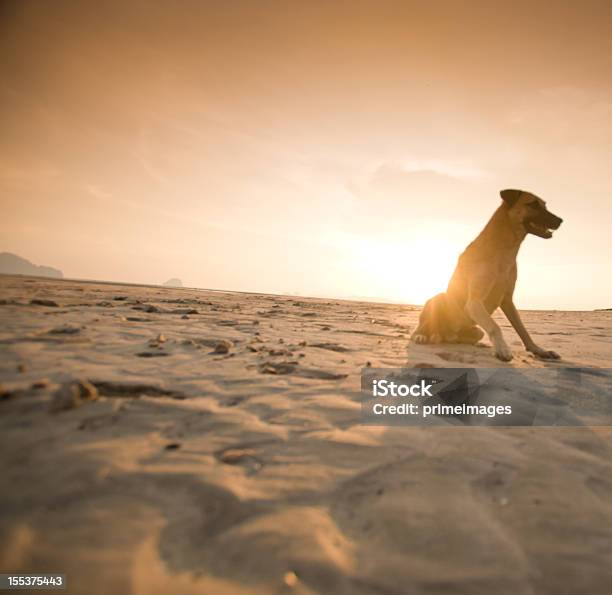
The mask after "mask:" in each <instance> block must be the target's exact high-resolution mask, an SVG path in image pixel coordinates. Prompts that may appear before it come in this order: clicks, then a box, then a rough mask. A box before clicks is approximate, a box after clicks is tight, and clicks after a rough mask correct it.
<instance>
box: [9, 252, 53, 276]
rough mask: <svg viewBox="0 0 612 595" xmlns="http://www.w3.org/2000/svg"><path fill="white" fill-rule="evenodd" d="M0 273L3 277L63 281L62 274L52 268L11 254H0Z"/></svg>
mask: <svg viewBox="0 0 612 595" xmlns="http://www.w3.org/2000/svg"><path fill="white" fill-rule="evenodd" d="M0 273H3V274H5V275H32V276H34V277H53V278H54V279H63V278H64V273H62V271H60V270H59V269H54V268H53V267H47V266H41V265H36V264H34V263H31V262H30V261H29V260H27V259H25V258H22V257H21V256H17V254H12V253H11V252H0Z"/></svg>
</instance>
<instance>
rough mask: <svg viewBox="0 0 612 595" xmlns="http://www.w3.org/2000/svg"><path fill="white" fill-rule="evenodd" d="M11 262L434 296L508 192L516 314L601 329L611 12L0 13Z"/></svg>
mask: <svg viewBox="0 0 612 595" xmlns="http://www.w3.org/2000/svg"><path fill="white" fill-rule="evenodd" d="M0 11H1V13H0V71H1V72H2V77H1V78H0V131H1V132H0V197H1V198H0V200H1V201H2V205H1V206H2V217H1V219H0V251H1V250H6V251H11V252H16V253H18V254H20V255H21V256H24V257H26V258H28V259H30V260H32V261H33V262H35V263H37V264H46V265H50V266H55V267H58V268H60V269H62V270H63V271H64V274H65V275H66V276H69V277H78V278H94V279H109V280H118V281H131V282H144V283H158V282H163V281H165V280H166V279H168V278H169V277H179V278H181V279H182V280H183V283H184V284H185V285H188V286H195V287H212V288H222V289H238V290H250V291H265V292H273V293H283V292H297V293H300V294H303V295H326V296H337V297H351V296H371V297H381V298H386V299H392V300H399V301H404V302H409V303H410V302H412V303H419V302H422V301H423V300H424V299H426V298H427V297H429V294H430V293H432V292H437V291H440V290H443V289H444V287H445V285H446V282H447V281H448V275H449V274H450V272H451V271H452V268H453V266H454V263H455V260H456V258H457V256H458V254H459V252H460V251H461V250H462V249H463V248H464V247H465V245H466V244H467V243H468V242H469V241H470V240H471V239H473V237H474V236H475V235H476V234H477V233H478V232H479V231H480V229H481V228H482V227H483V225H484V223H485V222H486V220H487V219H488V218H489V216H490V215H491V213H492V212H493V211H494V209H495V208H496V206H497V204H498V202H499V199H498V195H497V192H498V190H499V189H500V188H504V187H520V188H525V189H528V190H531V191H532V192H535V193H536V194H539V195H540V196H542V197H543V198H544V199H545V200H547V201H548V204H549V207H550V209H551V210H552V211H553V212H555V213H557V214H558V215H560V216H561V217H563V219H564V224H563V225H562V227H561V228H560V230H559V231H558V232H556V234H555V237H554V238H553V239H552V240H550V241H544V240H541V239H539V238H535V237H528V239H527V240H526V242H525V245H524V246H523V248H522V251H521V254H520V257H519V282H518V285H517V300H516V301H517V303H518V305H519V306H520V307H535V308H556V309H563V308H567V309H582V308H584V309H588V308H595V307H612V275H610V264H609V259H610V256H609V254H610V247H611V236H612V234H611V232H610V224H611V223H612V217H611V215H612V196H611V190H610V189H611V188H612V173H611V172H612V168H611V166H610V164H612V3H610V2H609V1H608V0H602V1H597V2H595V1H586V2H575V1H573V2H562V1H556V2H550V1H541V2H512V3H510V2H506V1H504V2H497V1H495V0H491V1H489V2H469V1H465V2H463V1H460V0H453V1H445V2H435V1H434V2H410V1H407V0H404V1H401V2H385V1H381V0H378V1H370V2H359V1H356V0H353V1H350V2H343V1H342V2H341V1H334V0H327V1H325V2H319V1H312V0H311V1H306V0H304V1H301V2H291V1H283V2H281V1H280V0H278V1H274V2H270V1H264V0H257V1H254V0H231V1H229V0H224V1H222V0H217V1H212V0H211V1H208V2H207V1H203V0H201V1H191V0H181V1H180V2H171V1H170V0H167V1H165V2H145V1H135V0H131V1H130V2H108V1H105V2H86V1H79V2H63V1H61V0H54V1H53V2H41V1H29V0H13V1H8V2H6V1H5V2H3V3H2V5H1V8H0Z"/></svg>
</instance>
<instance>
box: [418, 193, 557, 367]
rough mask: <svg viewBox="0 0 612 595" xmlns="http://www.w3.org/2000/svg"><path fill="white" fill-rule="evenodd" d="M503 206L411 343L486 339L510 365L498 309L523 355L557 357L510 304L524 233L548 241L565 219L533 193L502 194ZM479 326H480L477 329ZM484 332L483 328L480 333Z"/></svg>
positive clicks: (425, 312)
mask: <svg viewBox="0 0 612 595" xmlns="http://www.w3.org/2000/svg"><path fill="white" fill-rule="evenodd" d="M500 196H501V198H502V204H501V205H500V206H499V208H498V209H497V210H496V211H495V213H494V214H493V216H492V217H491V219H490V220H489V222H488V223H487V224H486V226H485V227H484V229H483V230H482V232H480V235H479V236H478V237H477V238H476V239H475V240H474V241H473V242H472V243H471V244H470V245H469V246H468V247H467V248H466V249H465V251H464V252H463V253H462V254H461V256H460V257H459V260H458V262H457V267H456V269H455V272H454V273H453V276H452V277H451V280H450V282H449V284H448V288H447V290H446V293H440V294H438V295H436V296H434V297H433V298H431V299H430V300H429V301H428V302H427V303H426V304H425V306H424V307H423V310H422V312H421V316H420V318H419V325H418V327H417V329H416V330H415V331H414V333H413V335H412V337H411V338H412V340H413V341H414V342H415V343H466V344H472V345H473V344H475V343H477V342H478V341H480V339H482V337H483V336H484V333H483V330H484V331H485V332H486V333H487V335H488V336H489V339H490V340H491V343H492V344H493V348H494V350H495V355H496V357H497V358H499V359H500V360H502V361H510V360H511V359H512V352H511V351H510V348H509V347H508V345H507V343H506V342H505V340H504V337H503V335H502V332H501V329H500V328H499V325H498V324H497V323H496V322H495V321H494V320H493V318H491V314H493V312H495V310H497V308H499V307H501V309H502V311H503V312H504V314H505V315H506V317H507V318H508V320H509V321H510V323H511V324H512V326H513V327H514V329H515V330H516V332H517V333H518V335H519V337H520V338H521V340H522V342H523V344H524V345H525V348H526V349H527V351H530V352H531V353H533V354H534V355H536V356H537V357H540V358H544V359H559V358H560V356H559V354H558V353H556V352H554V351H549V350H546V349H542V348H541V347H538V345H536V344H535V342H534V341H533V339H532V338H531V336H530V335H529V333H528V332H527V329H526V328H525V325H524V324H523V321H522V320H521V317H520V315H519V313H518V310H517V309H516V306H515V305H514V300H513V297H512V296H513V294H514V286H515V284H516V257H517V254H518V251H519V248H520V247H521V244H522V242H523V240H524V239H525V237H526V236H527V234H532V235H536V236H538V237H540V238H544V239H549V238H551V237H552V235H553V230H556V229H558V228H559V226H560V225H561V223H562V222H563V220H562V219H561V218H559V217H557V216H556V215H554V214H553V213H551V212H550V211H549V210H548V209H547V208H546V203H545V202H544V201H543V200H542V199H541V198H540V197H538V196H536V195H535V194H532V193H531V192H526V191H524V190H516V189H506V190H502V191H501V192H500ZM479 327H480V328H479ZM481 329H483V330H481Z"/></svg>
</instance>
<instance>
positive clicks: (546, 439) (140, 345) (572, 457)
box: [0, 276, 612, 595]
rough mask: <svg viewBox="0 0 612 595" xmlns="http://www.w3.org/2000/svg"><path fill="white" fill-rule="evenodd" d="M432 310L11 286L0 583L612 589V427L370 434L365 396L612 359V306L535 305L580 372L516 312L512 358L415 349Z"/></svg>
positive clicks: (0, 300)
mask: <svg viewBox="0 0 612 595" xmlns="http://www.w3.org/2000/svg"><path fill="white" fill-rule="evenodd" d="M32 300H34V303H31V302H32ZM418 314H419V310H418V308H414V307H409V306H400V305H388V304H373V303H366V302H350V301H337V300H325V299H307V298H296V297H289V296H269V295H256V294H243V293H222V292H212V291H196V290H189V289H171V288H161V287H143V286H125V285H113V284H95V283H81V282H73V281H56V280H44V279H34V278H27V277H11V276H0V320H1V325H0V351H1V352H2V357H1V360H0V382H2V386H3V388H2V393H1V396H2V399H1V400H0V446H1V448H0V453H1V454H0V461H1V462H0V472H1V476H0V477H1V478H0V571H2V572H30V571H32V572H63V573H65V574H66V575H67V578H68V582H69V589H68V592H70V593H82V594H84V595H85V594H87V595H97V594H104V595H106V594H109V593H117V594H119V593H133V594H143V595H144V594H160V595H161V594H164V595H166V594H169V593H172V594H183V593H184V594H190V593H194V594H195V593H204V594H217V593H218V594H226V593H227V594H229V593H245V594H246V593H249V594H255V593H325V594H327V593H331V594H337V593H342V594H345V593H346V594H351V595H353V594H354V595H360V594H377V595H378V594H395V593H397V594H404V593H417V594H419V593H426V594H439V593H440V594H441V593H469V594H472V593H476V594H483V595H485V594H486V595H490V594H492V593H496V594H505V593H508V594H512V595H517V594H523V593H525V594H531V593H533V594H536V593H537V594H539V593H550V594H560V593H568V594H569V593H572V594H574V593H579V592H581V593H591V594H592V593H595V594H597V593H608V592H609V590H610V585H612V564H611V562H612V457H611V456H610V455H611V452H612V444H611V435H612V433H611V432H610V430H609V429H608V428H594V427H579V428H541V427H540V428H499V427H497V428H495V427H480V428H476V427H471V428H461V427H421V428H414V427H412V428H409V427H395V428H389V427H368V426H364V425H361V424H360V423H359V419H360V418H359V415H360V392H359V382H360V372H361V369H362V367H364V366H366V365H371V366H379V367H394V366H438V367H439V366H451V367H462V366H468V367H504V366H511V367H521V368H533V367H543V366H557V367H563V366H593V367H606V366H609V364H610V361H612V333H611V329H612V312H556V311H555V312H524V314H523V316H524V320H525V323H526V325H527V327H528V328H529V329H530V330H531V332H532V334H533V336H534V338H535V339H536V341H537V342H539V343H540V344H541V345H542V346H543V347H547V348H552V349H555V350H557V351H559V352H560V353H561V354H562V356H563V360H562V361H561V362H544V361H541V360H538V359H535V358H534V357H532V356H531V355H529V354H527V353H526V352H525V351H524V350H523V349H522V347H521V345H520V342H519V340H518V338H517V337H516V335H515V334H514V333H513V331H512V330H511V329H510V328H509V326H508V324H507V323H506V322H505V321H504V320H503V318H501V317H500V318H499V322H500V324H501V325H502V327H503V329H504V332H505V335H506V338H507V340H508V342H509V344H510V345H511V347H512V349H513V350H514V353H515V358H514V360H513V361H512V362H510V363H509V364H502V363H501V362H499V361H498V360H496V359H495V358H494V357H493V354H492V351H491V349H490V347H489V346H486V345H485V346H474V347H473V346H450V345H440V346H415V345H412V344H410V343H409V342H408V338H409V336H410V332H411V330H413V329H414V328H415V324H416V321H417V318H418ZM75 379H80V381H81V382H82V384H81V385H77V384H74V385H70V384H69V383H70V382H73V381H75ZM66 383H68V384H66ZM62 387H63V388H62Z"/></svg>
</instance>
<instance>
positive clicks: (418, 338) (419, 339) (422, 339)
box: [412, 334, 429, 345]
mask: <svg viewBox="0 0 612 595" xmlns="http://www.w3.org/2000/svg"><path fill="white" fill-rule="evenodd" d="M412 340H413V341H414V342H415V343H418V344H419V345H424V344H426V343H429V337H428V336H427V335H420V334H419V335H413V336H412Z"/></svg>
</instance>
